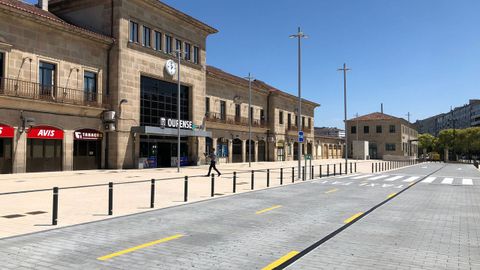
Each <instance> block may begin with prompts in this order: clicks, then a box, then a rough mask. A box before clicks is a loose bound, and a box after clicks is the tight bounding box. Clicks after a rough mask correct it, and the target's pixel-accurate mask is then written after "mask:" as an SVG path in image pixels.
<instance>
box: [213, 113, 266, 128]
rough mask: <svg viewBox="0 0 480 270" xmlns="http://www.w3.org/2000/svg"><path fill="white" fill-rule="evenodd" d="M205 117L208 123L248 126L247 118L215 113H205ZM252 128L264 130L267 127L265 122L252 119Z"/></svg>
mask: <svg viewBox="0 0 480 270" xmlns="http://www.w3.org/2000/svg"><path fill="white" fill-rule="evenodd" d="M205 116H206V120H207V121H210V122H217V123H224V124H231V125H241V126H248V117H239V116H235V115H225V114H223V115H222V114H221V113H215V112H208V113H206V115H205ZM252 126H253V127H260V128H265V127H267V123H266V121H265V120H260V119H253V120H252Z"/></svg>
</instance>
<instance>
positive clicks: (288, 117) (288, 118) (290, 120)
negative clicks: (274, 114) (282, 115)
mask: <svg viewBox="0 0 480 270" xmlns="http://www.w3.org/2000/svg"><path fill="white" fill-rule="evenodd" d="M287 125H288V128H291V127H292V114H290V113H289V114H288V116H287Z"/></svg>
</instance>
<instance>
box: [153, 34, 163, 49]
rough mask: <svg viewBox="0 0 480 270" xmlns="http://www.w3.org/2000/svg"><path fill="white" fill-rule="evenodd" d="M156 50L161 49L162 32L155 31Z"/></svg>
mask: <svg viewBox="0 0 480 270" xmlns="http://www.w3.org/2000/svg"><path fill="white" fill-rule="evenodd" d="M154 49H155V50H156V51H161V50H162V33H160V32H158V31H155V48H154Z"/></svg>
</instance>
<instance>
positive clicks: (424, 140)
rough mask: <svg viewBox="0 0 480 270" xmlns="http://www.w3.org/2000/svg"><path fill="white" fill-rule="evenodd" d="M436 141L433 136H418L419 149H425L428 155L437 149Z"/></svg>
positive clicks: (426, 134)
mask: <svg viewBox="0 0 480 270" xmlns="http://www.w3.org/2000/svg"><path fill="white" fill-rule="evenodd" d="M436 141H437V138H435V137H434V136H433V135H431V134H428V133H425V134H420V135H418V147H419V148H420V149H423V150H424V152H427V153H428V152H432V151H434V150H435V148H436Z"/></svg>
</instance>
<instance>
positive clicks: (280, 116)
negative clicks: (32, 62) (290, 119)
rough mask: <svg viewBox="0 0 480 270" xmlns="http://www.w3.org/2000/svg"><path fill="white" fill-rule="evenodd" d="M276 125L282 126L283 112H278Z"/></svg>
mask: <svg viewBox="0 0 480 270" xmlns="http://www.w3.org/2000/svg"><path fill="white" fill-rule="evenodd" d="M278 123H279V124H280V125H283V112H282V111H280V113H279V115H278Z"/></svg>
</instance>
